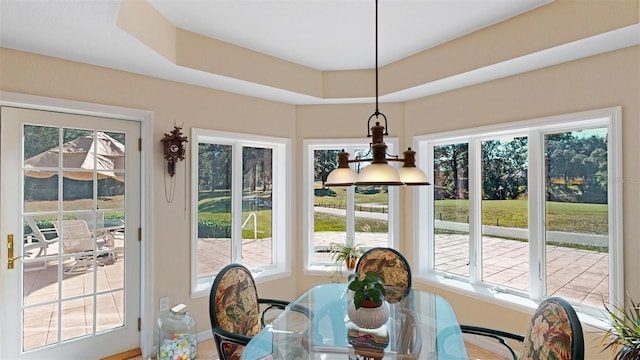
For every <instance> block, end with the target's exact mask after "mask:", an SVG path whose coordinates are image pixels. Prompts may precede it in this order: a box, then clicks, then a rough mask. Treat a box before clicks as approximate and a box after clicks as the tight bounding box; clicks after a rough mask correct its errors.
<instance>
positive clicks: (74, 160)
mask: <svg viewBox="0 0 640 360" xmlns="http://www.w3.org/2000/svg"><path fill="white" fill-rule="evenodd" d="M63 137H64V143H63V144H62V167H63V168H64V169H69V170H70V171H68V173H67V174H65V176H68V177H69V178H72V179H76V180H90V179H92V176H93V172H91V171H89V172H83V171H79V172H77V173H76V172H75V170H80V169H83V170H93V169H97V166H96V163H97V162H98V161H99V158H98V157H97V156H95V154H96V153H97V152H96V151H97V150H96V144H95V143H94V134H93V131H91V130H82V129H63Z"/></svg>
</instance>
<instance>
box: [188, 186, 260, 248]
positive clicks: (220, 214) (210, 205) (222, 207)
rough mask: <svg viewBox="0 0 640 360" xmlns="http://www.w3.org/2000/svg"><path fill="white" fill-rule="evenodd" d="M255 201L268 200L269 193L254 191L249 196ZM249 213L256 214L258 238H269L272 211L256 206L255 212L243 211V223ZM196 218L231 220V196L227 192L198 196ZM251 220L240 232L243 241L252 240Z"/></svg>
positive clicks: (220, 191) (200, 194)
mask: <svg viewBox="0 0 640 360" xmlns="http://www.w3.org/2000/svg"><path fill="white" fill-rule="evenodd" d="M244 195H252V196H253V197H254V198H255V199H261V200H264V201H266V200H268V199H269V195H270V192H261V191H254V192H252V193H250V194H248V193H245V194H244ZM251 212H255V213H256V218H257V228H258V234H257V236H258V238H259V239H262V238H268V237H271V224H272V211H271V209H270V208H265V207H264V206H258V207H257V209H256V210H255V211H243V212H242V219H243V222H244V221H245V220H246V219H247V218H248V217H249V214H250V213H251ZM198 216H199V217H200V218H201V219H210V220H227V221H230V220H231V196H230V193H229V191H228V190H219V191H213V192H206V193H199V194H198ZM253 230H254V229H253V219H251V220H249V221H248V222H247V224H246V225H245V227H244V229H243V230H242V237H243V238H244V239H253Z"/></svg>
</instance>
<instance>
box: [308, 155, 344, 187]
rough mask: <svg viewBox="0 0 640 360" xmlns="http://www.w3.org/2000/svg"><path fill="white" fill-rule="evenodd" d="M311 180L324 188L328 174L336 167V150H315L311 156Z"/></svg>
mask: <svg viewBox="0 0 640 360" xmlns="http://www.w3.org/2000/svg"><path fill="white" fill-rule="evenodd" d="M313 160H314V161H313V163H314V168H313V178H314V180H317V181H320V182H321V183H322V185H323V186H324V183H325V181H327V176H329V173H330V172H331V171H332V170H333V169H335V168H337V167H338V151H337V150H315V151H314V154H313Z"/></svg>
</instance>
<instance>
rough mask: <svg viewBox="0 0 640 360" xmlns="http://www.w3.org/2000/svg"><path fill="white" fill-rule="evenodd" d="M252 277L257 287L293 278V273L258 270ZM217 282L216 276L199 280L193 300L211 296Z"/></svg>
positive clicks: (193, 290) (193, 292) (193, 289)
mask: <svg viewBox="0 0 640 360" xmlns="http://www.w3.org/2000/svg"><path fill="white" fill-rule="evenodd" d="M251 275H252V276H253V280H254V281H255V282H256V285H258V284H262V283H264V282H267V281H273V280H278V279H284V278H288V277H291V272H290V271H287V272H276V271H274V270H273V269H270V270H258V271H255V270H254V271H252V272H251ZM214 280H215V277H214V276H207V277H203V278H200V279H198V282H197V284H196V286H195V287H194V288H192V289H191V298H192V299H197V298H201V297H205V296H209V295H210V292H211V286H212V285H213V281H214Z"/></svg>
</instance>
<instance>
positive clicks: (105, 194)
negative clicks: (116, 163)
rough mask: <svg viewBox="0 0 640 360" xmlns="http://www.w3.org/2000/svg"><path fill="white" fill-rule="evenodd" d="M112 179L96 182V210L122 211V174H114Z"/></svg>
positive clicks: (123, 202)
mask: <svg viewBox="0 0 640 360" xmlns="http://www.w3.org/2000/svg"><path fill="white" fill-rule="evenodd" d="M114 176H115V177H114V178H106V179H102V180H98V209H100V210H114V209H124V204H125V201H124V173H114Z"/></svg>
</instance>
